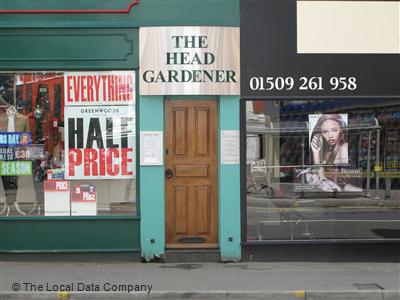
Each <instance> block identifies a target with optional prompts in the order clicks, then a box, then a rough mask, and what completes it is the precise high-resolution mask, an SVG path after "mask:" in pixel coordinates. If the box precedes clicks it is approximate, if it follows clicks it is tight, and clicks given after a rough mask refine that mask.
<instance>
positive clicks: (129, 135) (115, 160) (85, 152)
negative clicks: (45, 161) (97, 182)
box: [64, 105, 136, 179]
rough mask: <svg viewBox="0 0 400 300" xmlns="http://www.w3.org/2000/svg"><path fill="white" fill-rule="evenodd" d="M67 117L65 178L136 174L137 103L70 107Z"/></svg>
mask: <svg viewBox="0 0 400 300" xmlns="http://www.w3.org/2000/svg"><path fill="white" fill-rule="evenodd" d="M64 119H65V166H66V167H65V178H67V179H89V178H90V179H122V178H134V177H135V152H136V149H135V106H133V105H131V106H126V105H124V106H89V107H79V106H71V107H68V108H67V109H65V111H64Z"/></svg>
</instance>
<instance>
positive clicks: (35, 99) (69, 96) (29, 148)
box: [0, 71, 136, 217]
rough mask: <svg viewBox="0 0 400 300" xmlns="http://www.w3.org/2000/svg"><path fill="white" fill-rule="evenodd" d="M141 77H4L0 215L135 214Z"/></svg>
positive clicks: (120, 74) (0, 112)
mask: <svg viewBox="0 0 400 300" xmlns="http://www.w3.org/2000/svg"><path fill="white" fill-rule="evenodd" d="M135 93H136V87H135V73H134V71H96V72H90V71H85V72H1V73H0V177H1V181H0V216H1V217H4V216H38V215H39V216H96V215H97V216H98V215H132V214H136V143H135V141H136V126H135V124H136V114H135V110H136V109H135Z"/></svg>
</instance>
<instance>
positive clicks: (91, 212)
mask: <svg viewBox="0 0 400 300" xmlns="http://www.w3.org/2000/svg"><path fill="white" fill-rule="evenodd" d="M96 200H97V199H96V187H95V186H94V185H92V184H76V185H75V186H74V187H73V188H72V189H71V216H96V215H97V204H96Z"/></svg>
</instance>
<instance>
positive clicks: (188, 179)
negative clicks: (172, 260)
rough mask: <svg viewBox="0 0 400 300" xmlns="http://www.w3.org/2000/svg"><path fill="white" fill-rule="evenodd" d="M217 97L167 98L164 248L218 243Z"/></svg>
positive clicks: (201, 246)
mask: <svg viewBox="0 0 400 300" xmlns="http://www.w3.org/2000/svg"><path fill="white" fill-rule="evenodd" d="M217 118H218V111H217V101H211V100H210V101H209V100H207V101H202V100H199V101H184V100H167V101H166V105H165V145H166V160H165V170H166V171H165V199H166V203H165V210H166V211H165V222H166V224H165V225H166V226H165V227H166V247H167V248H213V247H218V119H217Z"/></svg>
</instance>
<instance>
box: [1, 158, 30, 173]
mask: <svg viewBox="0 0 400 300" xmlns="http://www.w3.org/2000/svg"><path fill="white" fill-rule="evenodd" d="M30 175H32V161H0V176H30Z"/></svg>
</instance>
